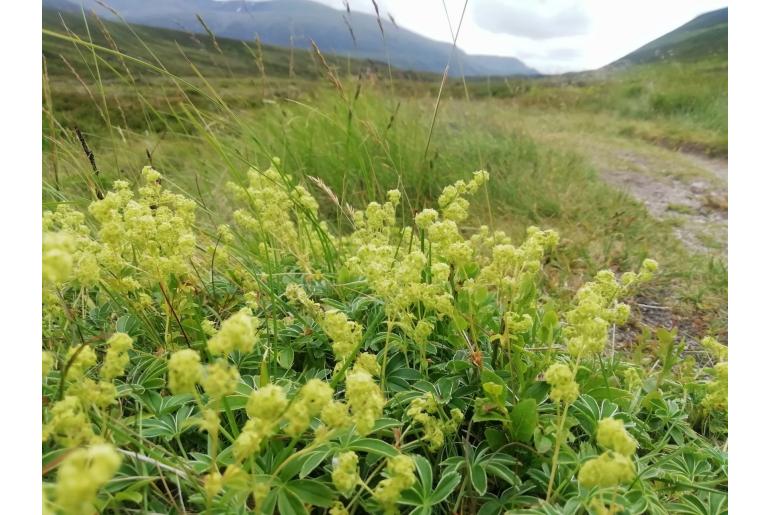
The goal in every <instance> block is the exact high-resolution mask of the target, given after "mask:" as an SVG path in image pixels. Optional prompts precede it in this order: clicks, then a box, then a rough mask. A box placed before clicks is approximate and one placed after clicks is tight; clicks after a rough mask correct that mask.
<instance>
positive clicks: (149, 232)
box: [88, 166, 196, 289]
mask: <svg viewBox="0 0 770 515" xmlns="http://www.w3.org/2000/svg"><path fill="white" fill-rule="evenodd" d="M142 176H143V177H144V182H145V184H144V186H142V187H141V188H139V196H138V198H136V199H135V198H134V193H133V191H131V189H130V188H129V184H128V183H127V182H125V181H115V183H114V185H113V191H110V192H108V193H107V195H106V196H105V197H104V198H103V199H102V200H98V201H96V202H94V203H92V204H91V205H90V206H89V208H88V210H89V212H90V213H91V214H92V215H93V217H94V218H95V219H96V220H97V222H99V225H100V228H99V233H98V243H99V251H98V253H97V255H96V259H97V261H98V263H99V266H100V267H101V268H104V269H107V270H109V271H111V272H112V273H113V274H115V275H117V276H118V277H123V274H124V271H125V270H139V271H140V272H142V273H140V274H132V276H131V277H128V278H126V280H124V281H123V282H122V285H123V286H124V287H125V288H127V289H136V288H137V287H138V286H139V285H140V284H143V283H148V284H154V283H157V282H158V281H162V280H165V278H166V277H167V276H168V275H169V274H177V275H182V276H184V275H186V274H187V273H188V272H189V270H190V264H189V262H190V258H191V257H192V254H193V251H194V250H195V235H194V233H193V224H194V223H195V207H196V206H195V202H194V201H192V200H190V199H188V198H186V197H184V196H183V195H177V194H175V193H171V192H169V191H167V190H164V189H163V187H162V186H161V175H160V174H159V173H158V172H157V171H155V170H154V169H152V168H151V167H149V166H146V167H145V168H144V169H143V170H142Z"/></svg>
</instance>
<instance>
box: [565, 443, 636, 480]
mask: <svg viewBox="0 0 770 515" xmlns="http://www.w3.org/2000/svg"><path fill="white" fill-rule="evenodd" d="M635 475H636V472H635V471H634V464H633V462H632V461H631V459H630V458H628V457H627V456H622V455H620V454H617V453H614V452H609V451H608V452H605V453H603V454H601V455H600V456H598V457H597V458H592V459H590V460H588V461H587V462H585V463H584V464H583V466H582V467H580V472H578V482H579V483H580V484H581V485H583V486H585V487H588V488H593V487H595V486H598V487H602V488H607V487H611V486H617V485H619V484H623V483H630V482H631V481H633V480H634V477H635Z"/></svg>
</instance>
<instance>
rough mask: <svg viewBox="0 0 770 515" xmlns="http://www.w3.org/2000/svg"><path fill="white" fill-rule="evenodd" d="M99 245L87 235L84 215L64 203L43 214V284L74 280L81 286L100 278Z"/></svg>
mask: <svg viewBox="0 0 770 515" xmlns="http://www.w3.org/2000/svg"><path fill="white" fill-rule="evenodd" d="M99 251H100V245H99V243H97V242H96V241H94V239H93V238H92V237H91V229H90V228H89V227H88V226H87V225H86V223H85V215H84V214H83V213H81V212H79V211H75V210H74V209H72V207H71V206H69V205H68V204H59V205H58V206H57V207H56V211H46V212H45V213H43V284H44V285H45V284H46V282H49V281H50V282H51V283H59V282H64V281H69V280H76V281H78V282H80V283H81V284H82V285H84V286H91V285H93V284H95V283H96V282H97V281H98V280H99V277H100V271H99V263H98V262H97V257H96V256H97V254H98V253H99Z"/></svg>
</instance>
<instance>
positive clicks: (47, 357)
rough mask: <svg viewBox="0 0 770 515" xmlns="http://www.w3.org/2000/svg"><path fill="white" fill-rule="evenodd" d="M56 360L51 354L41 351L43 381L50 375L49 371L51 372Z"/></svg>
mask: <svg viewBox="0 0 770 515" xmlns="http://www.w3.org/2000/svg"><path fill="white" fill-rule="evenodd" d="M55 361H56V359H55V358H54V355H53V353H52V352H49V351H47V350H44V351H43V363H42V368H43V379H45V378H46V377H47V376H48V374H50V373H51V370H53V367H54V364H55Z"/></svg>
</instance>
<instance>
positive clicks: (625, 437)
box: [596, 418, 636, 456]
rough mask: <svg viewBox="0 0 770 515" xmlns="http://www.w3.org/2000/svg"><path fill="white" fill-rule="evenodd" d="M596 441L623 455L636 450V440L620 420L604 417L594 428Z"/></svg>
mask: <svg viewBox="0 0 770 515" xmlns="http://www.w3.org/2000/svg"><path fill="white" fill-rule="evenodd" d="M596 443H598V444H599V445H601V446H602V447H604V448H605V449H609V450H611V451H615V452H617V453H619V454H622V455H624V456H631V455H632V454H634V453H635V452H636V440H634V439H633V438H632V437H631V435H629V434H628V432H627V431H626V428H625V426H624V424H623V421H622V420H618V419H614V418H604V419H602V420H600V421H599V425H598V427H597V430H596Z"/></svg>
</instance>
